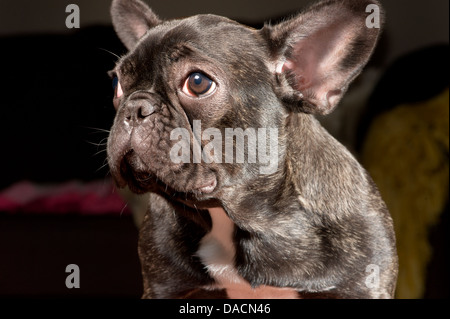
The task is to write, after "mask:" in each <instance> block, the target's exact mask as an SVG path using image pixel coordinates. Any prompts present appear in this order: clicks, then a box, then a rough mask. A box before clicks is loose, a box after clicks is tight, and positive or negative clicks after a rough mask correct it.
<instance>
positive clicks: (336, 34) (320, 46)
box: [261, 0, 384, 114]
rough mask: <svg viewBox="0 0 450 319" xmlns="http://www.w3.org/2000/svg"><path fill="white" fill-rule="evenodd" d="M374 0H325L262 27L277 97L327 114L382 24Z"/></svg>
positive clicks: (361, 63) (365, 57) (305, 109)
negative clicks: (274, 73) (277, 92)
mask: <svg viewBox="0 0 450 319" xmlns="http://www.w3.org/2000/svg"><path fill="white" fill-rule="evenodd" d="M383 20H384V18H383V11H382V8H381V5H380V4H379V3H378V2H377V1H376V0H326V1H322V2H319V3H318V4H316V5H314V6H312V7H310V8H309V9H308V10H306V11H305V12H303V13H300V14H299V15H298V16H296V17H294V18H293V19H291V20H288V21H285V22H282V23H280V24H278V25H275V26H270V25H266V26H265V27H264V28H263V29H262V30H261V32H262V34H263V36H264V37H265V38H266V40H267V42H268V44H269V49H270V50H271V52H270V53H271V56H272V61H271V63H272V69H273V70H274V72H276V73H277V78H278V81H279V85H280V87H281V94H282V97H281V98H282V99H283V100H285V101H286V102H287V103H289V104H290V105H295V107H297V106H298V107H299V108H300V110H301V111H303V112H307V113H315V114H328V113H330V112H331V111H332V110H333V109H334V108H335V107H336V105H337V104H338V103H339V101H340V100H341V98H342V96H343V95H344V93H345V92H346V91H347V89H348V86H349V85H350V83H351V82H352V81H353V80H354V79H355V77H356V76H357V75H358V74H359V73H360V72H361V70H362V68H363V67H364V66H365V65H366V63H367V61H368V60H369V58H370V56H371V54H372V51H373V49H374V47H375V45H376V42H377V40H378V37H379V34H380V28H381V26H382V24H383Z"/></svg>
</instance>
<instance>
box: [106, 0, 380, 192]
mask: <svg viewBox="0 0 450 319" xmlns="http://www.w3.org/2000/svg"><path fill="white" fill-rule="evenodd" d="M111 12H112V18H113V24H114V27H115V30H116V32H117V34H118V36H119V37H120V39H121V40H122V42H123V43H124V44H125V46H126V47H127V48H128V49H129V52H128V54H127V55H125V56H123V57H122V58H121V59H120V60H119V61H118V63H117V66H116V67H115V69H114V70H113V71H112V72H111V73H112V74H113V76H114V78H115V80H114V81H115V87H116V88H115V96H114V105H115V108H116V110H117V115H116V119H115V122H114V125H113V127H112V130H111V135H110V138H109V141H108V160H109V165H110V168H111V172H112V175H113V176H114V178H115V179H116V181H117V183H118V185H119V186H125V185H127V184H128V185H129V186H130V187H131V188H132V190H134V191H136V192H145V191H149V190H155V189H159V190H162V191H165V192H172V193H175V192H178V193H182V194H183V196H188V195H189V196H193V197H195V198H196V199H205V198H209V197H214V196H217V194H218V193H219V192H220V191H221V190H223V189H226V188H230V187H235V185H236V184H239V185H242V184H247V185H248V183H249V181H251V180H254V179H255V178H258V176H260V175H261V170H260V169H258V168H259V167H260V166H261V165H269V164H271V165H272V168H273V167H275V169H272V170H270V171H269V173H270V174H278V173H279V172H280V171H281V165H282V164H280V165H278V163H282V162H283V156H284V151H283V147H284V146H285V145H286V143H285V142H286V140H287V139H288V136H286V134H285V126H286V123H287V121H286V118H287V117H288V116H289V114H290V113H292V112H304V113H320V114H326V113H329V112H331V111H332V110H333V109H334V107H336V105H337V104H338V103H339V101H340V100H341V98H342V96H343V94H344V93H345V92H346V90H347V88H348V86H349V84H350V82H351V81H352V80H353V79H354V78H355V77H356V76H357V75H358V74H359V72H360V71H361V69H362V68H363V66H364V65H365V64H366V62H367V60H368V58H369V57H370V55H371V53H372V50H373V48H374V46H375V43H376V41H377V38H378V36H379V31H380V26H381V24H382V16H381V12H380V7H379V4H378V3H377V2H376V1H375V0H327V1H322V2H320V3H318V4H316V5H314V6H312V7H311V8H309V9H308V10H306V11H305V12H303V13H301V14H299V15H297V16H295V17H293V18H292V19H290V20H287V21H285V22H282V23H280V24H278V25H274V26H271V25H266V26H265V27H264V28H262V29H261V30H256V29H252V28H249V27H246V26H243V25H241V24H239V23H237V22H234V21H232V20H229V19H227V18H223V17H219V16H215V15H198V16H193V17H189V18H185V19H179V20H170V21H162V20H160V19H159V18H158V17H157V16H156V15H155V14H154V13H153V12H152V11H151V10H150V9H149V8H148V7H147V6H146V5H145V4H144V3H142V2H140V1H139V0H114V1H113V4H112V9H111ZM270 128H274V129H277V130H276V131H274V132H276V136H275V135H274V136H270V137H269V135H270V134H269V129H270ZM230 129H231V130H234V133H236V132H238V130H242V132H244V135H245V136H244V137H245V138H244V140H245V141H247V142H248V143H245V145H246V146H245V149H239V146H242V145H238V144H239V143H238V137H236V136H235V137H234V138H233V137H232V138H231V139H228V140H227V132H228V133H229V131H227V130H230ZM261 129H266V130H265V131H264V134H263V133H261V131H263V130H261ZM253 133H254V134H253ZM311 134H313V133H311ZM254 138H256V140H255V139H254ZM258 138H259V140H263V141H264V142H268V141H272V142H273V140H275V143H273V144H271V143H269V142H268V144H270V146H271V147H270V148H271V150H270V151H271V152H272V151H275V149H272V148H274V147H275V146H276V148H277V151H276V152H275V154H274V153H273V152H272V154H274V156H273V157H271V161H272V162H271V163H268V162H267V161H266V162H264V163H258V159H259V157H260V155H261V153H258V152H259V150H260V149H261V145H260V144H259V142H260V141H259V140H258ZM227 141H228V142H230V141H231V143H229V144H230V145H226V142H227ZM252 144H256V146H255V145H253V146H255V147H256V148H255V149H253V151H251V150H250V151H249V150H248V147H251V146H252ZM265 146H267V145H265ZM227 150H228V152H231V157H229V156H230V154H227ZM264 150H266V148H265V147H264ZM252 152H256V155H255V154H251V153H252ZM242 154H244V156H243V158H244V161H243V162H239V161H237V159H238V156H240V155H242ZM253 155H255V157H256V161H254V162H253V161H250V160H249V159H250V158H253V157H252V156H253ZM230 158H231V161H230ZM275 162H276V163H275ZM274 163H275V164H277V165H275V166H273V164H274Z"/></svg>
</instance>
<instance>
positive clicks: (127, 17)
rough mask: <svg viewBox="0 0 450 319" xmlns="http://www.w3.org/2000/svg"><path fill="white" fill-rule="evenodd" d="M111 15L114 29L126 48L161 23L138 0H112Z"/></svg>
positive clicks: (129, 47)
mask: <svg viewBox="0 0 450 319" xmlns="http://www.w3.org/2000/svg"><path fill="white" fill-rule="evenodd" d="M111 17H112V22H113V26H114V30H116V33H117V35H118V36H119V38H120V40H121V41H122V42H123V44H124V45H125V46H126V47H127V49H128V50H131V49H132V48H134V46H135V45H136V43H137V42H138V41H139V39H140V38H142V37H143V36H144V35H145V33H146V32H147V31H148V30H149V29H151V28H153V27H154V26H156V25H158V24H160V23H161V20H160V19H159V18H158V16H157V15H156V14H154V13H153V11H152V10H151V9H150V8H149V7H148V6H147V5H146V4H145V3H144V2H142V1H139V0H113V2H112V5H111Z"/></svg>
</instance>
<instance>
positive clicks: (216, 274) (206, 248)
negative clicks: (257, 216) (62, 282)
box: [196, 208, 298, 299]
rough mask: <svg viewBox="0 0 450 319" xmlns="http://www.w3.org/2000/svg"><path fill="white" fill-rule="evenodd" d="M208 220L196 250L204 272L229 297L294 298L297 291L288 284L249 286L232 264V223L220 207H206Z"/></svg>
mask: <svg viewBox="0 0 450 319" xmlns="http://www.w3.org/2000/svg"><path fill="white" fill-rule="evenodd" d="M209 214H210V215H211V220H212V229H211V231H210V232H209V233H208V234H206V235H205V237H203V238H202V240H201V242H200V247H199V249H198V251H197V253H196V255H197V256H198V257H200V260H201V261H202V263H203V264H204V265H205V268H206V270H207V271H208V273H209V274H210V275H211V276H212V277H213V278H214V280H215V281H216V283H217V286H215V287H214V288H219V289H226V291H227V295H228V297H229V298H231V299H242V298H248V299H260V298H267V299H269V298H270V299H281V298H282V299H296V298H298V294H297V292H296V291H295V290H294V289H291V288H277V287H270V286H260V287H258V288H256V289H253V288H252V287H251V286H250V284H249V283H248V282H247V281H246V280H245V279H244V278H242V277H241V276H239V274H238V272H237V270H236V268H235V267H234V257H235V254H236V250H235V246H234V243H233V234H234V227H235V225H234V223H233V221H232V220H231V219H230V218H229V217H228V216H227V214H226V213H225V211H224V210H223V208H210V209H209Z"/></svg>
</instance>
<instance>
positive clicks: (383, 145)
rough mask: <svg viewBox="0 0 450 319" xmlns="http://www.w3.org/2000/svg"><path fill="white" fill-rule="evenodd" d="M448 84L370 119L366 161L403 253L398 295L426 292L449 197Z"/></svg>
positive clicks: (400, 257) (400, 255)
mask: <svg viewBox="0 0 450 319" xmlns="http://www.w3.org/2000/svg"><path fill="white" fill-rule="evenodd" d="M448 153H449V90H448V89H447V90H445V92H443V93H442V94H440V95H439V96H437V97H436V98H434V99H432V100H429V101H425V102H420V103H416V104H409V105H401V106H398V107H396V108H394V109H393V110H391V111H388V112H386V113H383V114H382V115H380V116H378V117H377V118H375V119H374V121H373V122H372V125H371V127H370V129H369V131H368V134H367V138H366V141H365V143H364V147H363V150H362V154H361V156H362V162H363V163H364V166H365V167H366V168H367V170H368V171H369V172H370V174H371V175H372V177H373V179H374V180H375V183H376V184H377V185H378V188H379V189H380V192H381V194H382V196H383V199H384V200H385V202H386V204H387V206H388V208H389V211H390V212H391V215H392V218H393V219H394V225H395V232H396V236H397V248H398V254H399V263H400V270H399V278H398V284H397V298H400V299H403V298H408V299H409V298H421V297H423V295H424V292H425V280H426V269H427V264H428V262H429V260H430V258H431V254H432V250H431V247H430V244H429V242H428V232H429V229H430V227H432V226H433V225H435V224H436V223H437V222H438V220H439V216H440V214H441V213H442V212H443V211H444V209H445V205H446V203H447V202H448V198H449V159H448Z"/></svg>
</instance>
